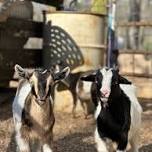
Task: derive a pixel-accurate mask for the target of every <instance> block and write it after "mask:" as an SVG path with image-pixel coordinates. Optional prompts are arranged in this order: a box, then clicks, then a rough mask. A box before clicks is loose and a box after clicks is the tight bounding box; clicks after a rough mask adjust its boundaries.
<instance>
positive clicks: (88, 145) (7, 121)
mask: <svg viewBox="0 0 152 152" xmlns="http://www.w3.org/2000/svg"><path fill="white" fill-rule="evenodd" d="M10 101H11V100H10ZM142 106H143V109H144V114H143V125H142V129H141V142H140V147H141V148H140V152H152V101H142ZM55 116H56V123H55V127H54V149H55V150H54V151H55V152H62V151H64V152H96V149H95V144H94V140H93V132H94V126H95V123H94V121H93V118H90V119H87V120H85V119H84V117H83V115H81V116H80V117H78V118H77V119H73V118H72V116H71V114H69V113H63V112H56V113H55ZM0 152H15V142H14V134H13V120H12V112H11V102H5V103H2V104H0Z"/></svg>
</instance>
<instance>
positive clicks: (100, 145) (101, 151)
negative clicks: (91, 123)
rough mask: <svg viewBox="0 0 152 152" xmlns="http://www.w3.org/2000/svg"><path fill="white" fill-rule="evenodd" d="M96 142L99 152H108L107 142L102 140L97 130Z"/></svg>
mask: <svg viewBox="0 0 152 152" xmlns="http://www.w3.org/2000/svg"><path fill="white" fill-rule="evenodd" d="M95 142H96V144H97V151H98V152H108V149H107V147H106V142H105V141H104V140H103V139H102V138H100V135H99V133H98V130H97V128H96V130H95Z"/></svg>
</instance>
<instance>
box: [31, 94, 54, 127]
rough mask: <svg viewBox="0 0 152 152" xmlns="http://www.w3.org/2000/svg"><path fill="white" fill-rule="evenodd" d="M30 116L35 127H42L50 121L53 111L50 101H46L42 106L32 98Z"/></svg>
mask: <svg viewBox="0 0 152 152" xmlns="http://www.w3.org/2000/svg"><path fill="white" fill-rule="evenodd" d="M29 112H30V116H31V119H32V122H33V123H34V124H35V125H38V126H40V127H43V125H44V124H46V123H48V121H50V119H51V114H52V113H53V109H52V106H51V102H50V99H47V101H46V103H44V104H43V105H39V104H38V103H37V102H36V101H35V98H34V96H33V97H32V98H31V106H30V111H29Z"/></svg>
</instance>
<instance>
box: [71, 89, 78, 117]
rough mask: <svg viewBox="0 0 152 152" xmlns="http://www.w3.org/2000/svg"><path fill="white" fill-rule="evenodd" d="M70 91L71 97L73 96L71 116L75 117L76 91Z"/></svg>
mask: <svg viewBox="0 0 152 152" xmlns="http://www.w3.org/2000/svg"><path fill="white" fill-rule="evenodd" d="M71 93H72V98H73V108H72V116H73V118H76V106H77V100H78V98H77V93H76V91H71Z"/></svg>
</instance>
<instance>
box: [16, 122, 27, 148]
mask: <svg viewBox="0 0 152 152" xmlns="http://www.w3.org/2000/svg"><path fill="white" fill-rule="evenodd" d="M21 126H22V123H21V122H16V124H15V130H16V136H15V137H16V142H17V145H18V148H19V150H20V151H29V149H30V148H29V144H28V143H27V142H26V141H25V140H24V139H23V138H22V137H21V133H20V129H21Z"/></svg>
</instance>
